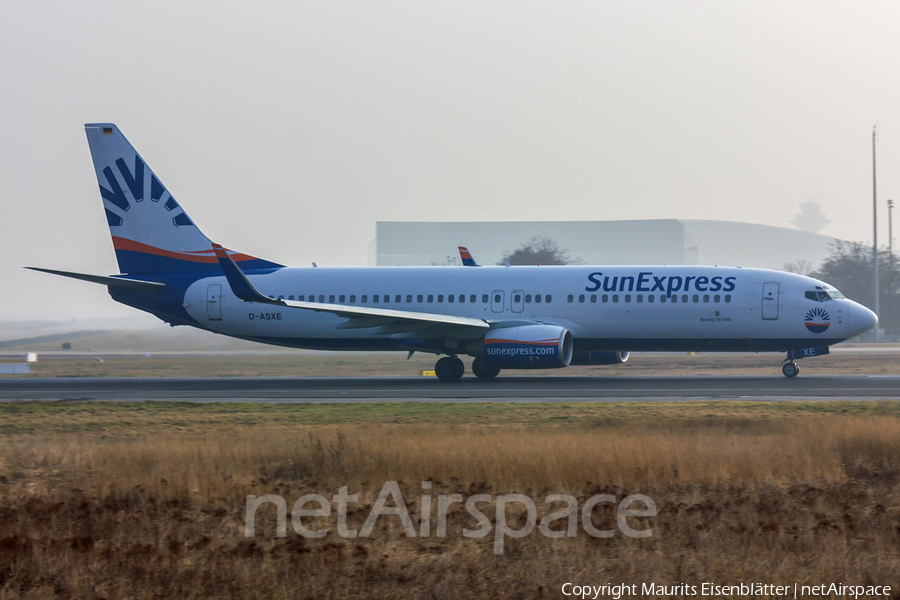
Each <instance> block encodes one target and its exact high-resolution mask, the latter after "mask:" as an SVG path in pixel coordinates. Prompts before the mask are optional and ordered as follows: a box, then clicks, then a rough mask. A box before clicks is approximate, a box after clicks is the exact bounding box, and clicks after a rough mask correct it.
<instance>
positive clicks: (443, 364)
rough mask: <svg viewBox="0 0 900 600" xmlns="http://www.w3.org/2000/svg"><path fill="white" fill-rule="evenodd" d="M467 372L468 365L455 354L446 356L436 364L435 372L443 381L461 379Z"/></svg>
mask: <svg viewBox="0 0 900 600" xmlns="http://www.w3.org/2000/svg"><path fill="white" fill-rule="evenodd" d="M465 372H466V366H465V365H464V364H463V361H461V360H459V359H458V358H457V357H455V356H445V357H444V358H442V359H440V360H439V361H437V364H435V365H434V374H435V375H437V378H438V379H440V380H441V381H446V382H452V381H459V380H460V379H461V378H462V376H463V373H465Z"/></svg>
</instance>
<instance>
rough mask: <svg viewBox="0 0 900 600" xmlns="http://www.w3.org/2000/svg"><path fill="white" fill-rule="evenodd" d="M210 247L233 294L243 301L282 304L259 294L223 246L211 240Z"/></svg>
mask: <svg viewBox="0 0 900 600" xmlns="http://www.w3.org/2000/svg"><path fill="white" fill-rule="evenodd" d="M212 247H213V251H214V252H215V253H216V258H218V259H219V265H221V267H222V270H223V271H224V272H225V278H226V279H227V280H228V285H229V286H231V291H232V292H234V295H235V296H237V297H238V298H240V299H241V300H243V301H244V302H262V303H265V304H284V303H283V302H280V301H278V300H275V299H274V298H269V297H267V296H263V295H262V294H260V293H259V290H257V289H256V288H255V287H253V284H252V283H250V280H249V279H247V276H246V275H244V272H243V271H241V268H240V267H238V266H237V263H235V262H234V259H233V258H231V256H229V255H228V252H227V251H226V250H225V248H223V247H222V246H220V245H219V244H216V243H215V242H212Z"/></svg>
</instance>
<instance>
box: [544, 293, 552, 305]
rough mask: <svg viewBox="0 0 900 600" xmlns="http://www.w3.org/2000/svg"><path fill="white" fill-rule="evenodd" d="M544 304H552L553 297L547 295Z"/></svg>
mask: <svg viewBox="0 0 900 600" xmlns="http://www.w3.org/2000/svg"><path fill="white" fill-rule="evenodd" d="M544 302H546V303H547V304H550V303H551V302H553V296H551V295H550V294H547V295H546V296H544Z"/></svg>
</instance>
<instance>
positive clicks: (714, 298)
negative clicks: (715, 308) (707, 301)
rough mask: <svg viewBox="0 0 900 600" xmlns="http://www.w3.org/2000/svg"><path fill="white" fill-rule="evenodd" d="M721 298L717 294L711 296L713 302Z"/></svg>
mask: <svg viewBox="0 0 900 600" xmlns="http://www.w3.org/2000/svg"><path fill="white" fill-rule="evenodd" d="M721 299H722V297H721V296H719V295H718V294H716V295H715V296H713V302H718V301H719V300H721Z"/></svg>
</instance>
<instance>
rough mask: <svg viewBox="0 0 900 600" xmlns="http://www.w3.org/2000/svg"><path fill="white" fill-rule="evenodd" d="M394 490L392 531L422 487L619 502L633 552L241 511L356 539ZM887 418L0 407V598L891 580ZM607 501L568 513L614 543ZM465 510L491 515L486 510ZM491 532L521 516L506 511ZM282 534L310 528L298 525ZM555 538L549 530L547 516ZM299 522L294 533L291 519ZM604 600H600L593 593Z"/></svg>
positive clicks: (539, 407)
mask: <svg viewBox="0 0 900 600" xmlns="http://www.w3.org/2000/svg"><path fill="white" fill-rule="evenodd" d="M386 481H398V482H399V486H400V489H401V490H402V492H403V497H404V498H405V499H406V501H407V504H408V508H409V511H410V514H411V516H412V520H413V522H414V523H416V524H418V523H419V521H420V518H421V510H420V506H419V498H420V496H421V495H422V494H423V492H422V487H421V482H422V481H430V482H432V489H431V492H430V493H431V494H432V496H433V497H434V498H435V501H434V502H433V506H432V517H431V520H432V523H434V522H435V520H436V516H435V515H434V510H436V504H437V502H436V498H437V496H438V495H440V494H445V495H446V494H453V493H456V494H460V495H462V496H463V497H468V496H470V495H472V494H476V493H485V494H491V495H493V496H495V497H496V496H497V495H501V494H510V493H521V494H526V495H528V496H529V497H531V498H533V499H535V503H536V506H537V508H538V521H540V519H541V518H542V517H543V516H544V515H545V514H546V513H547V512H549V511H553V510H558V509H559V508H560V504H559V503H557V504H554V505H552V506H548V505H547V504H546V503H545V502H544V498H545V496H546V495H548V494H554V493H563V494H571V495H573V496H575V497H576V498H577V499H578V503H579V507H581V506H582V505H583V503H584V502H585V500H586V499H587V498H588V497H590V496H592V495H595V494H600V493H607V494H611V495H614V496H615V497H616V499H617V500H619V501H620V500H622V499H623V498H624V497H625V496H627V495H629V494H635V493H641V494H645V495H647V496H649V497H650V498H652V499H653V500H654V502H655V503H656V506H657V510H658V514H657V515H656V516H654V517H641V518H634V517H631V518H630V519H629V523H630V526H632V527H634V528H635V529H646V528H650V527H652V529H653V534H652V536H650V537H647V538H643V539H634V538H630V537H626V536H624V535H622V534H621V532H619V531H618V530H616V535H614V536H613V537H611V538H603V539H601V538H595V537H591V536H589V535H587V534H586V533H585V531H584V529H583V528H582V525H581V523H580V519H579V525H578V530H577V535H576V537H574V538H562V539H549V538H547V537H544V536H543V535H541V534H540V533H539V532H538V531H537V529H535V531H534V532H533V533H532V534H531V535H529V536H527V537H524V538H521V539H507V540H506V542H505V551H504V553H503V554H501V555H495V554H494V552H493V550H492V548H493V546H492V542H493V532H492V534H491V535H489V536H487V537H485V538H481V539H470V538H467V537H465V536H463V534H462V530H463V528H469V529H475V528H477V521H476V520H475V518H474V517H472V516H471V515H470V514H468V513H467V512H466V511H465V510H464V509H463V508H461V507H460V506H459V505H455V506H454V507H452V508H451V509H450V511H449V513H448V527H447V535H446V537H434V536H432V537H428V538H423V537H418V536H417V537H413V538H408V537H407V536H406V535H405V534H404V532H403V529H402V527H401V526H400V523H399V518H398V517H395V516H387V517H382V518H381V520H379V522H378V524H377V525H376V527H375V529H374V532H373V534H372V536H371V537H368V538H356V539H343V538H341V537H339V536H337V535H336V534H335V531H334V528H335V521H334V513H333V514H332V518H331V519H324V518H321V519H319V520H318V526H319V527H324V526H327V527H328V528H329V530H330V532H329V534H328V535H327V536H326V537H323V538H320V539H306V538H303V537H301V536H300V535H298V534H297V533H295V532H294V531H293V529H292V527H291V523H290V519H289V520H288V526H287V535H286V537H283V538H280V537H276V535H275V526H276V518H275V517H276V514H275V510H274V507H273V505H267V506H264V507H261V508H260V509H259V512H258V513H257V525H256V528H257V529H256V532H257V534H256V536H255V537H253V538H246V537H245V536H244V524H245V522H244V515H245V499H246V496H247V495H248V494H253V495H257V496H258V495H262V494H279V495H281V496H282V497H284V498H285V499H286V500H287V502H288V510H290V505H291V504H292V503H293V502H294V501H295V500H296V499H298V498H299V497H300V496H302V495H304V494H311V493H318V494H321V495H323V496H326V497H328V498H329V499H330V498H331V496H332V495H333V494H336V493H337V491H338V488H340V487H342V486H347V487H348V488H349V492H350V493H351V494H358V495H359V502H358V503H357V504H351V507H350V510H349V511H348V521H349V527H351V528H354V529H360V528H361V526H362V524H363V521H364V520H365V518H366V516H367V514H368V512H369V511H370V509H371V508H372V506H373V502H374V500H375V497H376V495H377V493H378V491H379V490H380V489H381V487H382V485H383V484H384V482H386ZM898 492H900V405H898V404H896V403H867V402H852V403H784V404H780V403H717V402H697V403H665V404H661V403H647V404H641V403H627V404H604V405H591V404H571V405H566V404H553V405H544V404H528V405H508V404H507V405H500V404H480V405H479V404H475V405H446V404H412V405H396V404H374V405H314V406H303V405H288V406H285V405H271V406H266V405H242V404H233V405H219V404H203V405H188V404H169V403H151V404H140V403H81V404H78V403H71V404H70V403H32V404H0V598H57V597H64V598H135V599H142V598H428V599H430V598H438V599H441V598H467V597H479V598H481V597H484V598H560V597H563V596H562V594H561V593H560V586H561V585H562V584H563V583H565V582H567V581H572V582H576V583H581V584H594V585H601V584H608V583H637V584H641V583H644V582H646V583H649V582H656V583H659V584H666V585H672V584H677V583H693V584H699V583H701V582H716V583H719V584H731V583H739V582H742V581H743V582H750V581H758V582H763V583H780V584H793V583H794V582H795V581H796V582H799V583H807V584H809V583H815V584H818V583H820V582H822V583H829V582H832V581H834V582H843V583H845V584H851V583H852V584H860V585H872V584H877V585H893V586H894V587H893V590H894V592H895V593H896V592H897V591H898V587H897V584H898V583H900V494H898ZM611 506H612V505H609V504H600V505H598V506H597V507H596V509H595V510H594V512H593V515H592V517H591V519H592V521H591V522H592V523H593V525H594V526H595V527H597V528H598V529H608V528H614V527H616V519H615V515H614V513H613V509H612V508H611ZM482 512H483V513H484V514H485V515H486V516H487V517H488V518H490V519H491V520H494V518H495V513H494V510H493V507H492V506H487V508H485V507H484V506H482ZM512 513H513V516H512V517H511V518H509V514H510V511H508V513H507V515H508V519H509V521H510V523H511V526H513V527H519V526H521V525H522V524H523V523H524V515H523V514H521V513H522V511H518V512H515V511H512ZM304 523H316V520H315V519H312V520H310V519H307V520H306V521H304ZM558 523H562V521H560V522H558ZM310 526H311V527H312V526H313V525H310ZM607 597H608V596H607Z"/></svg>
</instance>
